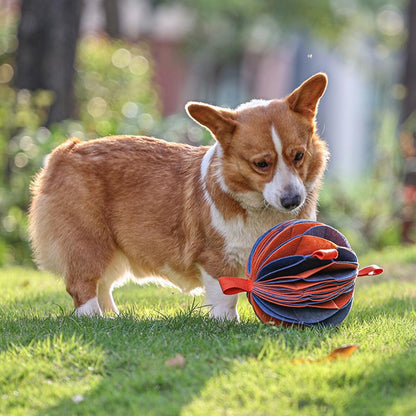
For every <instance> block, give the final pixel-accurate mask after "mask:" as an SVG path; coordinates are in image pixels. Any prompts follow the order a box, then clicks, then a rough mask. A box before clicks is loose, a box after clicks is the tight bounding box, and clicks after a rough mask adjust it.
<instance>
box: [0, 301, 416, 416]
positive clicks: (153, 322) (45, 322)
mask: <svg viewBox="0 0 416 416" xmlns="http://www.w3.org/2000/svg"><path fill="white" fill-rule="evenodd" d="M46 299H48V301H49V304H50V293H49V294H48V296H47V297H46V296H45V299H42V297H39V296H38V297H37V299H36V301H35V300H33V299H31V302H30V303H31V304H32V305H33V304H35V303H36V304H39V303H41V304H43V303H42V302H44V304H46V302H47V300H46ZM413 301H414V300H413V299H412V298H411V297H404V298H401V299H396V298H393V299H391V300H389V302H387V303H385V304H383V305H377V306H375V307H369V308H366V307H363V306H360V307H358V308H356V309H354V308H353V311H354V318H355V319H359V320H360V321H362V322H363V323H365V322H366V320H369V319H371V317H373V316H377V315H383V316H385V317H387V318H389V319H392V321H393V320H395V319H400V317H401V316H402V315H403V311H404V310H406V309H408V308H411V307H412V305H413ZM27 306H28V303H27V302H25V301H23V302H17V303H16V307H17V308H22V309H23V308H27ZM53 310H54V312H55V316H50V317H44V318H42V317H39V315H38V314H37V315H38V316H36V315H34V316H31V315H30V313H28V314H26V315H24V316H23V317H20V318H15V319H14V318H13V316H12V315H10V316H9V317H7V316H6V317H5V319H4V320H3V329H4V332H3V336H5V337H7V341H6V342H5V343H4V344H3V345H5V348H6V349H7V348H9V347H10V346H11V345H14V347H17V348H19V347H24V346H27V345H29V344H30V343H32V342H42V341H43V340H44V339H45V338H49V337H53V336H58V337H61V338H62V340H63V341H65V340H70V339H73V337H74V336H75V337H76V338H77V340H79V342H80V343H83V344H84V345H85V346H86V347H88V346H92V347H93V348H95V347H98V348H99V349H100V350H101V351H103V352H104V356H105V362H104V365H103V370H102V372H101V373H100V376H101V378H100V381H99V382H98V384H97V385H96V386H94V387H93V388H92V389H91V390H90V391H89V392H87V393H83V400H82V401H81V402H80V403H78V404H76V403H74V401H73V400H72V398H71V397H69V398H66V399H64V400H62V401H61V402H60V403H59V404H58V405H56V406H54V407H50V408H48V409H42V411H40V412H39V413H38V414H39V415H62V414H93V413H101V414H114V415H117V414H145V415H165V414H166V415H169V416H171V415H176V414H179V413H180V411H181V409H182V408H184V407H186V406H187V405H188V404H189V403H190V402H192V401H193V400H194V399H195V398H196V397H198V395H199V394H200V392H201V390H202V389H203V388H204V386H205V385H206V383H207V381H208V380H209V379H211V378H212V377H214V376H216V375H218V374H220V373H221V372H224V371H232V369H233V363H234V362H235V360H244V359H246V358H252V357H257V356H258V355H259V354H260V352H261V350H262V348H263V347H264V345H265V342H266V341H267V342H270V341H271V342H275V343H279V342H282V343H284V344H285V345H286V347H287V348H289V349H292V350H298V349H301V348H306V347H307V346H310V345H316V346H320V345H321V344H322V342H326V341H327V340H328V339H330V338H331V336H332V335H333V333H334V331H336V329H330V328H323V329H307V330H304V331H302V330H299V329H291V328H289V329H283V328H280V327H268V326H264V325H262V324H261V323H259V322H257V321H245V322H243V323H241V324H238V323H236V322H218V321H214V320H211V319H210V318H208V317H207V316H206V310H205V309H201V308H198V307H197V306H196V305H195V304H190V305H188V307H187V308H184V309H183V310H181V311H180V312H179V313H178V314H177V315H175V316H169V317H163V316H161V315H160V316H159V317H155V318H143V319H141V318H140V317H139V316H137V315H136V314H135V311H134V309H133V310H132V311H130V312H129V313H127V314H126V315H124V316H122V317H118V318H115V319H102V318H95V319H88V318H82V319H78V318H75V317H74V316H73V315H68V314H66V313H65V312H66V311H65V310H64V309H62V310H60V309H59V306H58V305H56V306H54V307H53ZM178 353H179V354H181V355H183V356H184V357H185V359H186V364H185V366H184V367H183V368H181V367H178V368H175V367H169V366H167V365H166V364H165V362H166V360H168V359H170V358H172V357H174V356H175V355H176V354H178ZM385 365H386V366H388V368H389V374H390V376H391V378H395V377H400V372H401V371H403V357H401V356H397V357H393V358H392V359H391V360H389V362H388V363H385ZM413 368H414V367H413ZM371 372H372V374H374V378H375V379H377V377H383V376H384V375H385V368H384V364H383V366H380V368H373V369H371ZM86 373H87V371H86ZM372 377H373V376H372ZM412 382H414V378H412ZM379 387H380V384H377V383H376V382H375V383H374V385H373V384H372V383H369V385H367V386H365V389H370V390H371V389H374V390H376V389H377V388H379ZM406 391H407V390H406ZM76 393H77V392H74V394H76ZM375 394H376V393H375ZM378 394H380V402H383V403H384V406H387V407H389V406H392V405H393V404H394V403H395V401H396V400H397V394H398V395H399V397H400V392H399V391H396V390H394V394H387V395H385V394H382V393H381V392H378ZM403 394H405V393H403ZM367 397H368V393H367V392H365V391H362V392H358V394H357V396H356V397H354V401H353V400H352V401H351V403H350V405H349V406H348V408H351V409H355V411H356V410H357V409H359V406H358V404H357V403H361V405H362V406H364V404H365V403H364V402H365V400H366V398H367ZM380 409H381V407H378V410H379V412H378V413H377V412H374V413H372V412H371V413H366V414H368V415H370V414H384V412H382V411H381V410H380ZM345 414H358V413H354V411H351V413H349V412H346V413H345Z"/></svg>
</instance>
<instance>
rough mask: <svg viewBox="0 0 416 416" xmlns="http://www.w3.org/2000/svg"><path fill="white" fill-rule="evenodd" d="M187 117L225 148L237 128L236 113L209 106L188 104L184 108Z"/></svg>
mask: <svg viewBox="0 0 416 416" xmlns="http://www.w3.org/2000/svg"><path fill="white" fill-rule="evenodd" d="M185 109H186V112H187V113H188V115H189V116H190V117H191V118H192V119H194V120H195V121H196V122H197V123H198V124H200V125H201V126H203V127H205V128H207V129H208V130H209V131H211V133H212V134H213V135H214V137H215V139H217V140H218V141H219V142H220V143H221V144H222V145H223V146H227V145H228V144H229V143H230V141H231V139H232V135H233V132H234V130H235V128H236V126H237V121H236V112H235V110H231V109H228V108H222V107H216V106H213V105H210V104H204V103H197V102H193V101H191V102H189V103H188V104H186V106H185Z"/></svg>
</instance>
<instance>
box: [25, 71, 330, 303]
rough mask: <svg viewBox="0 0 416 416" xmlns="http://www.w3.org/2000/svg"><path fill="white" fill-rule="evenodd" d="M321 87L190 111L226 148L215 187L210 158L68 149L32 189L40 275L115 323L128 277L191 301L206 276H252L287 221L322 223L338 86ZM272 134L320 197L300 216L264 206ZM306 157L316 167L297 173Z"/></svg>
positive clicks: (125, 143)
mask: <svg viewBox="0 0 416 416" xmlns="http://www.w3.org/2000/svg"><path fill="white" fill-rule="evenodd" d="M315 77H317V76H315ZM318 78H319V79H318V80H317V79H314V78H311V80H312V81H307V82H306V83H305V84H304V86H303V90H302V86H301V87H300V89H298V90H295V91H294V93H292V95H290V96H289V97H288V98H286V99H285V100H274V101H272V102H271V103H270V104H269V105H267V106H257V107H256V106H254V107H252V108H251V107H249V108H243V109H241V110H238V109H237V110H228V109H219V108H218V107H213V106H208V105H206V104H201V103H190V104H188V106H187V111H188V113H189V114H190V115H191V116H192V117H193V118H194V119H195V120H196V121H198V122H199V123H200V124H202V125H204V126H205V127H206V128H208V129H209V130H210V131H211V132H212V133H213V135H214V136H215V138H216V139H217V140H218V142H219V144H218V145H217V147H216V148H215V149H213V150H211V152H212V154H211V155H210V157H211V159H210V160H209V162H210V163H209V166H208V168H207V171H206V177H205V178H202V177H201V164H203V163H206V161H205V162H203V158H204V156H205V155H206V153H207V151H208V150H209V147H191V146H187V145H184V144H176V143H167V142H164V141H161V140H157V139H153V138H146V137H135V136H113V137H107V138H103V139H98V140H94V141H90V142H80V141H78V140H73V139H72V140H69V141H67V142H66V143H64V144H62V145H61V146H59V147H58V148H57V149H56V150H55V151H54V152H53V153H52V154H51V155H50V157H49V161H48V163H47V165H46V167H45V168H44V169H43V170H42V171H41V172H40V173H39V174H38V176H37V177H36V179H35V181H34V183H33V186H32V195H33V198H32V204H31V208H30V216H29V219H30V228H29V231H30V236H31V241H32V246H33V249H34V253H35V258H36V260H37V263H38V264H39V266H40V267H41V268H44V269H47V270H51V271H53V272H54V273H57V274H59V275H62V276H64V278H65V282H66V287H67V290H68V292H69V293H70V294H71V296H72V297H73V299H74V304H75V307H77V308H79V307H80V306H81V305H84V304H86V302H88V301H89V300H91V299H92V298H94V297H97V296H98V302H99V304H100V307H101V309H102V310H104V311H117V309H116V307H115V305H114V302H113V300H112V296H111V290H112V287H113V285H114V283H117V281H120V279H121V278H122V277H123V275H124V274H125V273H126V272H130V273H132V274H133V275H134V276H135V277H136V278H141V277H145V276H149V275H154V276H160V277H162V278H164V279H167V280H169V281H170V282H172V283H173V284H175V285H176V286H178V287H180V288H181V289H183V290H184V291H190V290H192V289H194V288H196V287H200V286H201V285H202V277H201V273H202V272H201V270H202V271H203V272H204V273H205V274H206V275H209V276H211V277H212V278H214V279H218V277H220V276H222V275H230V276H233V275H234V276H235V275H241V274H242V273H243V270H244V266H245V264H244V263H245V260H246V258H247V255H248V253H249V250H250V247H251V246H252V244H253V243H254V241H255V239H256V238H257V236H258V235H260V234H261V233H263V232H264V231H266V230H267V229H268V228H270V227H271V226H273V225H274V224H276V223H278V222H280V221H283V220H286V219H289V218H293V217H298V218H313V217H314V216H315V215H316V203H317V192H318V189H319V185H320V180H321V177H322V174H323V172H324V169H325V166H326V160H327V157H328V152H327V148H326V145H325V143H324V142H323V141H322V140H321V139H319V137H318V136H317V135H316V133H315V121H314V118H315V112H316V106H317V103H318V101H319V98H320V97H321V95H322V94H323V91H324V89H325V86H326V77H325V76H324V75H322V74H319V76H318ZM308 82H310V84H307V83H308ZM299 97H301V98H299ZM311 108H312V110H310V109H311ZM271 126H274V128H275V129H276V131H277V133H278V135H279V137H280V139H281V142H282V145H283V155H284V159H285V163H286V164H287V166H289V168H290V170H291V171H293V172H295V174H296V175H297V177H299V178H300V180H301V182H302V183H303V184H305V187H306V189H307V192H308V194H307V198H306V201H305V203H304V204H303V206H302V207H299V209H297V210H295V211H291V212H283V211H281V210H278V209H276V208H275V207H271V206H267V204H265V203H264V200H263V199H262V196H261V195H262V194H261V193H262V192H263V189H264V186H265V184H267V183H268V182H269V181H270V180H271V178H272V177H273V175H274V172H275V171H276V167H277V166H278V164H279V163H282V162H281V161H279V160H277V153H276V151H275V147H274V145H273V141H272V139H271V133H270V128H271ZM299 151H302V152H305V156H304V159H303V160H302V161H301V162H299V163H298V162H294V160H293V158H294V155H295V154H296V152H299ZM207 157H208V156H206V158H207ZM262 159H267V160H268V161H269V163H270V166H269V168H268V169H267V171H266V172H258V171H256V168H255V166H254V165H253V161H256V160H262ZM308 187H309V188H310V189H309V188H308ZM221 224H222V225H221Z"/></svg>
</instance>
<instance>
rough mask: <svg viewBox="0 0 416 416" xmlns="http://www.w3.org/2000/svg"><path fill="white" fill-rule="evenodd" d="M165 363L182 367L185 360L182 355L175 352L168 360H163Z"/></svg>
mask: <svg viewBox="0 0 416 416" xmlns="http://www.w3.org/2000/svg"><path fill="white" fill-rule="evenodd" d="M165 364H166V365H167V366H168V367H180V368H183V367H185V364H186V360H185V358H184V357H183V355H181V354H176V356H175V357H173V358H170V359H169V360H167V361H165Z"/></svg>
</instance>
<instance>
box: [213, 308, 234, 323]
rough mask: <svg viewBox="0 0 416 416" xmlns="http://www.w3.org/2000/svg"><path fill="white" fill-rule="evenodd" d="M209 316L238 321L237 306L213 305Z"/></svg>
mask: <svg viewBox="0 0 416 416" xmlns="http://www.w3.org/2000/svg"><path fill="white" fill-rule="evenodd" d="M211 316H212V317H213V318H214V319H218V320H224V321H232V320H236V321H237V322H240V317H239V316H238V312H237V307H229V306H228V305H214V306H212V308H211Z"/></svg>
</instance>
